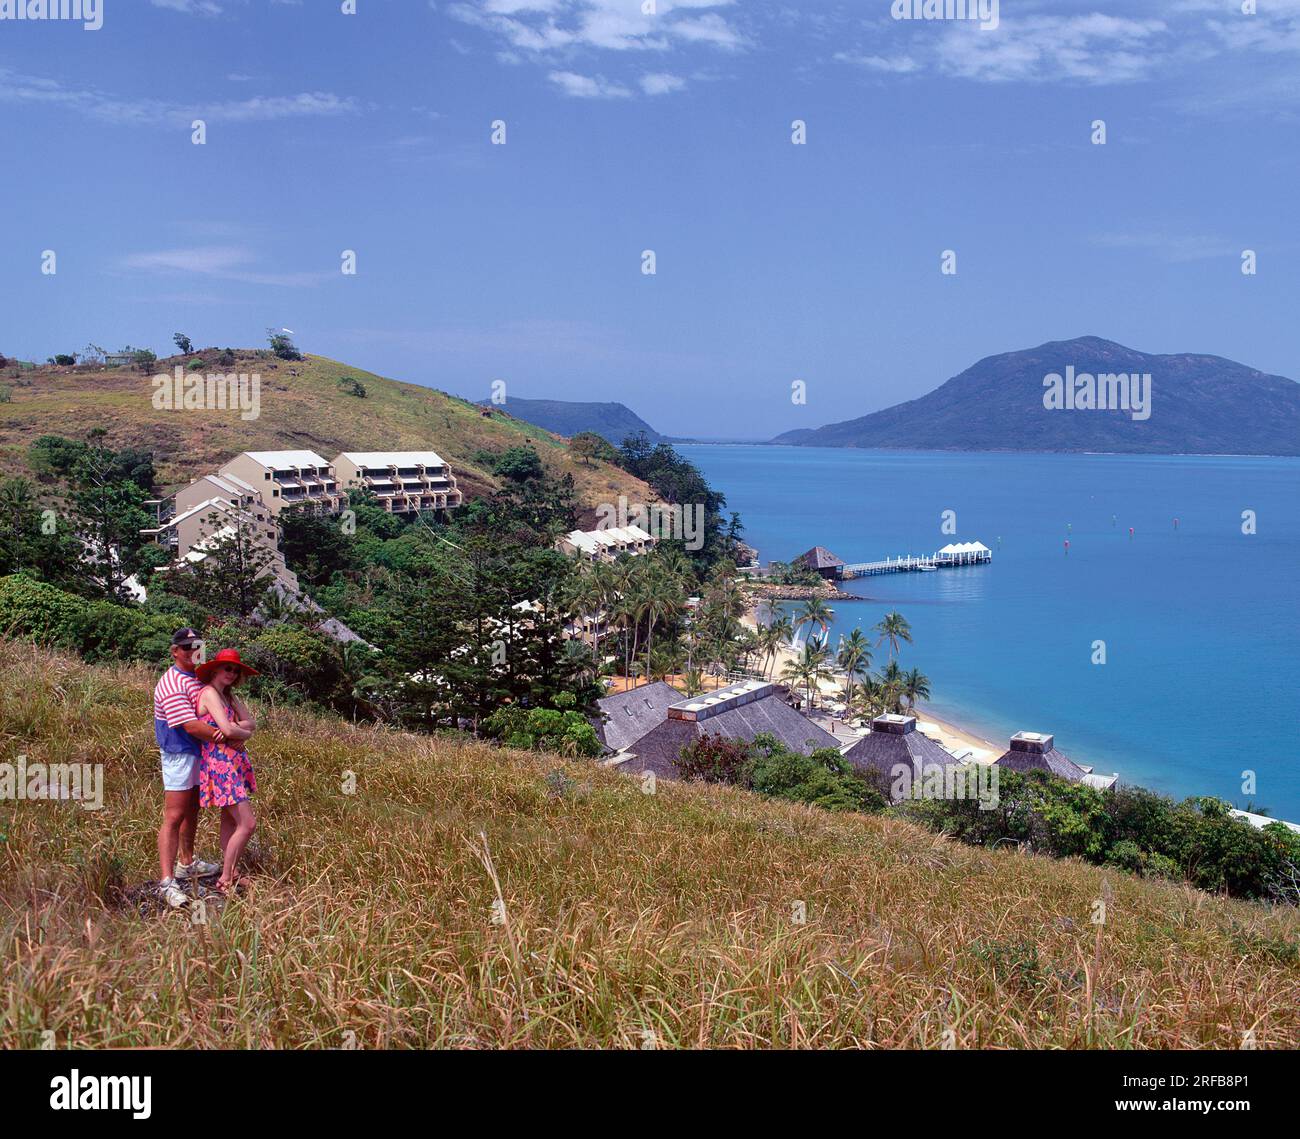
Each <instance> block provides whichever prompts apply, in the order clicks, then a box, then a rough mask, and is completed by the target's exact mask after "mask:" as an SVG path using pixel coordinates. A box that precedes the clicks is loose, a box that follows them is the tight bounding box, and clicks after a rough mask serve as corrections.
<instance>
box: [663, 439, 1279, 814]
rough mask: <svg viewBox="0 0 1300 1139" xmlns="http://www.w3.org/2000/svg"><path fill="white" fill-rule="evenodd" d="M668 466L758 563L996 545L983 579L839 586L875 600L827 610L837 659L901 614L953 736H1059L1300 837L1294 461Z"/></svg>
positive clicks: (860, 459)
mask: <svg viewBox="0 0 1300 1139" xmlns="http://www.w3.org/2000/svg"><path fill="white" fill-rule="evenodd" d="M677 449H678V450H679V451H680V452H681V453H682V454H683V455H685V456H687V457H688V458H690V459H691V460H692V461H693V462H694V463H696V464H697V465H698V466H699V467H700V469H701V470H702V471H703V472H704V474H705V475H706V477H707V478H708V480H709V482H710V484H712V485H713V486H714V487H716V488H717V489H718V490H720V491H722V493H724V494H725V495H726V496H727V509H728V510H736V511H739V513H740V515H741V520H742V522H743V523H744V525H745V534H744V537H745V539H746V540H747V541H749V542H750V543H751V544H752V545H755V546H757V547H758V550H759V556H760V559H761V561H763V562H764V563H766V562H769V561H772V560H781V561H789V560H790V559H792V558H794V557H795V556H796V555H798V554H800V553H802V552H803V551H805V550H807V549H808V548H810V547H811V546H814V545H818V546H825V547H827V548H828V549H830V550H831V551H832V552H833V553H835V554H836V555H838V556H839V557H840V558H842V559H844V560H845V561H846V562H864V561H876V560H879V559H882V558H886V557H894V556H897V555H901V554H909V553H911V554H929V553H933V552H934V551H935V550H936V549H938V548H939V547H941V546H943V545H946V544H947V543H949V542H953V541H959V542H968V541H980V542H983V543H984V544H985V545H986V546H988V547H990V548H991V549H992V551H993V562H992V564H991V565H986V566H970V567H965V568H957V569H944V570H938V571H936V572H934V573H898V574H889V575H882V576H876V577H869V578H860V579H857V580H854V581H851V582H847V583H845V586H844V588H845V589H846V590H847V591H848V592H851V593H855V594H858V595H860V596H862V597H863V598H864V599H865V600H863V601H854V602H844V603H838V604H835V605H834V606H833V608H834V609H835V621H834V623H833V625H832V628H831V642H832V644H834V643H835V642H836V641H837V639H838V637H839V635H840V634H841V633H845V632H848V631H849V630H850V629H852V628H853V627H854V626H855V625H861V626H862V627H863V628H864V629H866V630H868V631H869V630H870V628H871V626H872V625H874V624H875V623H876V622H877V621H878V620H879V619H880V617H881V616H882V615H883V614H884V613H885V612H886V611H887V610H889V609H898V610H899V611H900V612H902V614H903V615H904V616H905V617H906V618H907V619H908V621H909V622H910V623H911V626H912V633H913V638H914V643H913V644H911V645H906V646H904V649H903V652H902V654H901V657H900V663H901V664H902V666H903V667H904V668H911V667H917V668H920V669H921V671H922V672H924V673H925V674H926V675H927V676H928V677H929V678H930V682H931V688H932V691H933V700H932V702H931V704H930V707H931V708H932V709H933V712H934V714H935V715H937V716H939V717H940V718H947V719H951V720H952V721H954V722H955V723H957V724H959V725H961V726H963V727H966V728H968V729H970V730H971V731H973V732H976V733H978V734H979V735H982V736H984V737H985V738H987V739H989V740H991V741H993V742H994V743H999V744H1001V743H1004V742H1005V740H1006V739H1007V738H1008V737H1009V736H1010V735H1011V734H1012V733H1013V732H1015V731H1018V730H1021V729H1024V730H1029V731H1041V732H1051V733H1052V734H1054V735H1055V737H1056V746H1057V747H1058V748H1060V750H1062V751H1063V752H1065V753H1066V754H1067V755H1069V756H1070V757H1071V758H1073V759H1075V760H1077V761H1080V762H1082V763H1087V764H1090V765H1092V766H1093V767H1095V768H1096V769H1097V770H1098V771H1099V772H1106V773H1109V772H1118V773H1119V775H1120V778H1121V780H1122V781H1123V782H1126V783H1136V784H1141V785H1143V786H1145V787H1149V788H1151V789H1152V790H1156V791H1160V792H1162V793H1164V794H1168V795H1172V796H1174V797H1176V798H1183V797H1186V796H1190V795H1217V796H1220V797H1221V798H1224V799H1227V800H1229V801H1230V802H1232V803H1233V804H1234V805H1236V806H1245V805H1246V803H1247V802H1248V801H1250V802H1253V804H1254V806H1255V807H1256V808H1261V807H1262V808H1266V809H1267V810H1268V811H1269V812H1270V813H1271V814H1272V815H1274V816H1275V817H1278V818H1285V819H1290V820H1293V821H1300V599H1298V592H1300V591H1298V589H1297V582H1298V579H1300V460H1298V459H1294V458H1255V457H1240V458H1239V457H1199V456H1146V455H1142V456H1137V455H1046V454H965V453H946V452H910V451H871V450H851V449H829V448H813V447H808V448H803V447H782V446H763V445H727V444H717V445H714V444H690V445H679V446H678V448H677ZM945 511H952V512H953V514H954V516H955V523H956V529H955V533H945V532H943V531H942V530H941V525H942V522H943V519H944V517H945V514H944V512H945ZM1247 512H1250V513H1247ZM1251 520H1253V528H1254V531H1255V532H1254V533H1246V532H1244V531H1245V530H1248V529H1250V528H1251ZM1130 528H1131V529H1132V533H1131V534H1130ZM1067 542H1068V543H1069V545H1068V548H1067V546H1066V543H1067ZM872 639H873V642H874V639H875V638H874V637H873V638H872ZM1096 642H1104V653H1105V663H1104V664H1099V663H1093V661H1094V658H1095V657H1097V656H1098V649H1097V648H1096V647H1095V645H1096ZM885 653H886V649H885V648H881V649H879V650H878V651H877V656H876V660H875V661H873V667H874V666H875V665H877V664H883V663H884V661H885V659H886V658H885ZM1246 772H1253V773H1254V780H1255V784H1254V790H1253V792H1251V791H1249V790H1245V791H1244V790H1243V782H1244V781H1245V780H1246V779H1248V778H1249V776H1247V775H1245V774H1243V773H1246Z"/></svg>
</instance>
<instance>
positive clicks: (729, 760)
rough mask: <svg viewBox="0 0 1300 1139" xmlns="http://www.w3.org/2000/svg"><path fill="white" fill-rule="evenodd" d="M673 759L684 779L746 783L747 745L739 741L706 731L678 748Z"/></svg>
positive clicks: (744, 785) (741, 784) (747, 774)
mask: <svg viewBox="0 0 1300 1139" xmlns="http://www.w3.org/2000/svg"><path fill="white" fill-rule="evenodd" d="M673 762H674V765H675V766H676V768H677V770H678V771H679V772H680V773H681V777H682V778H683V779H686V780H692V781H694V782H698V783H728V784H732V785H735V786H739V787H749V786H750V770H749V767H750V764H749V748H748V747H747V746H746V745H745V744H744V743H741V742H740V741H739V740H733V739H728V738H727V737H726V736H721V735H709V734H706V735H704V736H701V737H700V738H699V739H698V740H696V741H695V742H694V743H693V744H689V745H688V746H686V747H684V748H682V751H681V755H680V756H678V757H677V759H676V760H674V761H673Z"/></svg>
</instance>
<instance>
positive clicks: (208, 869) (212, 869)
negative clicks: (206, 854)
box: [176, 858, 221, 881]
mask: <svg viewBox="0 0 1300 1139" xmlns="http://www.w3.org/2000/svg"><path fill="white" fill-rule="evenodd" d="M220 873H221V867H220V866H218V865H217V864H216V863H215V862H204V861H203V859H201V858H196V859H195V860H194V861H193V862H191V863H190V864H189V865H188V866H182V865H179V864H178V865H177V867H176V877H177V878H180V879H181V880H182V881H183V880H184V879H186V878H211V877H212V875H214V874H220Z"/></svg>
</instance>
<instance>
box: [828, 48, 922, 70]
mask: <svg viewBox="0 0 1300 1139" xmlns="http://www.w3.org/2000/svg"><path fill="white" fill-rule="evenodd" d="M835 59H836V60H837V61H838V62H839V63H852V64H856V65H857V66H858V67H865V68H866V69H867V70H868V71H887V72H892V73H893V74H895V75H907V74H909V73H910V72H913V71H918V70H920V67H921V65H920V64H919V63H917V62H916V60H914V59H913V58H912V57H911V56H910V55H898V56H891V57H886V56H883V55H862V54H860V53H857V52H851V51H839V52H836V53H835Z"/></svg>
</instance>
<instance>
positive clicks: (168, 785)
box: [158, 751, 199, 791]
mask: <svg viewBox="0 0 1300 1139" xmlns="http://www.w3.org/2000/svg"><path fill="white" fill-rule="evenodd" d="M158 754H159V755H160V756H161V757H162V776H163V790H164V791H188V790H190V789H191V788H192V787H197V786H198V785H199V757H198V756H197V755H195V754H194V753H193V752H188V751H159V752H158Z"/></svg>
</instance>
